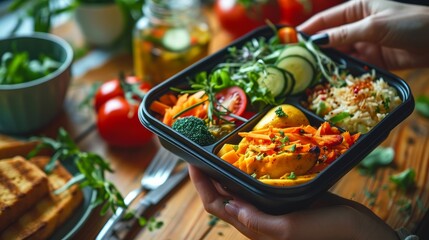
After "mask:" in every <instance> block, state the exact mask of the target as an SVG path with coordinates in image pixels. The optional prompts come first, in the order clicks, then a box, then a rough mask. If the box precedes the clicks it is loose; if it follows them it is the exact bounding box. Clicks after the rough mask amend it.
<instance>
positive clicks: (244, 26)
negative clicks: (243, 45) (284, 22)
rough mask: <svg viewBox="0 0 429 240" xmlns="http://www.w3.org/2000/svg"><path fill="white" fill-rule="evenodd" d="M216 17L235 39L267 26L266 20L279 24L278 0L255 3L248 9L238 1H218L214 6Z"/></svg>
mask: <svg viewBox="0 0 429 240" xmlns="http://www.w3.org/2000/svg"><path fill="white" fill-rule="evenodd" d="M214 11H215V14H216V17H217V18H218V20H219V24H220V25H221V27H222V28H223V29H225V30H226V31H228V32H229V33H230V34H231V35H232V36H233V37H234V38H237V37H240V36H242V35H243V34H245V33H247V32H249V31H251V30H253V29H254V28H257V27H260V26H264V25H266V20H267V19H268V20H270V21H271V22H272V23H279V21H280V11H279V7H278V4H277V1H276V0H269V1H267V2H266V3H255V4H252V5H251V6H250V7H249V8H246V7H245V6H243V5H242V4H240V3H238V1H237V0H216V1H215V5H214Z"/></svg>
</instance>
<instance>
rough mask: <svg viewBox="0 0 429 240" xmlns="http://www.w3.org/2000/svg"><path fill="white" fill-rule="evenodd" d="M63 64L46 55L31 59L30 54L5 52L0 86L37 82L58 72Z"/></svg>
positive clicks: (2, 57)
mask: <svg viewBox="0 0 429 240" xmlns="http://www.w3.org/2000/svg"><path fill="white" fill-rule="evenodd" d="M60 66H61V64H60V63H59V62H57V61H55V60H53V59H52V58H50V57H48V56H46V55H40V56H39V58H38V59H30V56H29V54H28V52H14V53H12V52H5V53H4V54H3V55H2V56H1V62H0V84H18V83H24V82H29V81H32V80H36V79H38V78H41V77H43V76H46V75H48V74H50V73H52V72H54V71H55V70H57V69H58V68H59V67H60Z"/></svg>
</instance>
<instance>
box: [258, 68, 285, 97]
mask: <svg viewBox="0 0 429 240" xmlns="http://www.w3.org/2000/svg"><path fill="white" fill-rule="evenodd" d="M266 71H267V72H266V74H263V73H261V76H260V77H259V79H258V84H259V85H261V86H265V87H266V88H268V90H270V91H271V93H272V94H273V96H274V97H278V96H279V95H281V94H282V93H284V92H285V88H286V87H287V82H286V76H285V74H284V72H283V70H281V69H279V68H277V67H275V66H270V67H267V69H266Z"/></svg>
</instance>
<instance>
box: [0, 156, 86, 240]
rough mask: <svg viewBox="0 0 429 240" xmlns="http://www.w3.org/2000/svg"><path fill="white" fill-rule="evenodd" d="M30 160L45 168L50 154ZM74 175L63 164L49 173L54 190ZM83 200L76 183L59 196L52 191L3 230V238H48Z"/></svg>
mask: <svg viewBox="0 0 429 240" xmlns="http://www.w3.org/2000/svg"><path fill="white" fill-rule="evenodd" d="M30 161H31V162H33V163H34V164H35V165H37V166H39V167H41V168H43V167H44V166H45V165H46V163H47V162H48V161H49V157H43V156H39V157H35V158H33V159H31V160H30ZM71 178H72V176H71V174H70V173H69V172H68V171H67V170H66V169H65V168H64V167H63V166H62V165H61V164H60V163H57V165H56V167H55V168H54V170H53V172H52V173H51V174H49V175H48V181H49V185H50V187H51V188H52V190H56V189H58V188H60V187H61V186H63V185H64V184H65V183H66V182H67V181H68V180H70V179H71ZM82 200H83V194H82V191H81V190H80V189H79V187H78V186H76V185H74V186H72V187H71V188H69V189H68V190H66V191H64V192H63V193H61V194H59V195H54V194H48V195H47V196H45V198H43V199H42V200H40V201H39V202H38V203H37V204H36V205H35V206H34V207H33V208H32V209H30V210H29V211H27V212H26V213H25V214H24V215H22V216H21V217H20V218H19V219H18V220H17V221H16V222H14V223H13V224H12V225H10V226H9V227H8V228H6V229H5V230H4V231H3V232H1V233H0V239H46V238H48V237H49V236H51V235H52V233H53V232H54V231H55V230H56V229H57V228H58V227H59V226H61V224H63V223H64V222H65V221H66V220H67V219H68V218H69V217H70V216H71V215H72V213H73V211H74V210H75V209H76V208H77V207H78V206H79V205H80V204H81V202H82Z"/></svg>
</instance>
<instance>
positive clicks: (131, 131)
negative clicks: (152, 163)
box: [97, 96, 153, 147]
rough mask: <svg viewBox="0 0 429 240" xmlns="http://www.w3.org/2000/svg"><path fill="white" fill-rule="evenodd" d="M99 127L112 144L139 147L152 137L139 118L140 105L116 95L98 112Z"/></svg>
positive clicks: (104, 137) (106, 139)
mask: <svg viewBox="0 0 429 240" xmlns="http://www.w3.org/2000/svg"><path fill="white" fill-rule="evenodd" d="M97 128H98V132H99V133H100V135H101V137H102V138H103V139H104V140H105V141H106V142H107V143H108V144H109V145H111V146H115V147H138V146H141V145H143V144H145V143H147V142H149V141H151V139H152V136H153V134H152V132H150V131H149V130H147V129H146V128H145V127H144V126H143V125H142V124H141V123H140V121H139V119H138V105H136V104H132V103H129V102H128V101H127V100H125V98H124V97H122V96H116V97H114V98H112V99H109V100H108V101H107V102H106V103H105V104H103V105H102V106H101V107H100V109H99V111H98V114H97Z"/></svg>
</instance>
